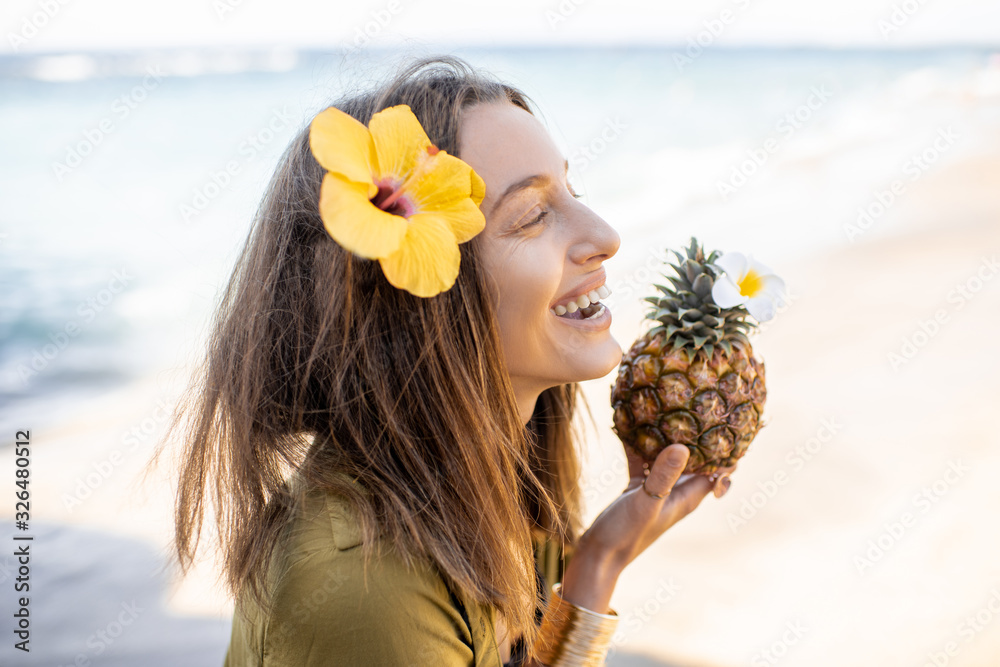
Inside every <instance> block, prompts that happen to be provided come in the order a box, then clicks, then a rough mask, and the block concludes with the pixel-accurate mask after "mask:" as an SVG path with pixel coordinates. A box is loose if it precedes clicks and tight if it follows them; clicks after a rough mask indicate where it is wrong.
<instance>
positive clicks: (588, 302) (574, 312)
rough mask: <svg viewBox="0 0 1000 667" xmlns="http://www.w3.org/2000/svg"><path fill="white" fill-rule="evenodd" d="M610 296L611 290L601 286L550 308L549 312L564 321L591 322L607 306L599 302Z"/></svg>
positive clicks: (601, 313) (602, 312)
mask: <svg viewBox="0 0 1000 667" xmlns="http://www.w3.org/2000/svg"><path fill="white" fill-rule="evenodd" d="M610 295H611V290H610V289H609V288H608V286H607V285H601V286H600V287H598V288H597V289H593V290H591V291H590V292H588V293H586V294H581V295H580V296H578V297H576V298H575V299H573V300H572V301H569V302H567V303H565V304H559V305H558V306H556V307H554V308H551V309H550V312H551V313H552V314H553V315H555V316H556V317H561V318H563V319H566V320H591V319H596V318H598V317H600V316H601V315H603V314H604V311H605V310H606V308H607V306H605V305H604V304H603V303H601V302H600V300H601V299H606V298H608V297H609V296H610Z"/></svg>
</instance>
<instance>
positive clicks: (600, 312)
mask: <svg viewBox="0 0 1000 667" xmlns="http://www.w3.org/2000/svg"><path fill="white" fill-rule="evenodd" d="M603 314H604V304H603V303H602V304H599V306H598V308H597V310H595V311H594V312H593V313H591V315H590V317H585V318H583V319H585V320H592V319H594V318H595V317H600V316H601V315H603Z"/></svg>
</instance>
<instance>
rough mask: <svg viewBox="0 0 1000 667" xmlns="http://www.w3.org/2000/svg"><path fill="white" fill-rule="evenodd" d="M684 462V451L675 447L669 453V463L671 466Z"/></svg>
mask: <svg viewBox="0 0 1000 667" xmlns="http://www.w3.org/2000/svg"><path fill="white" fill-rule="evenodd" d="M683 460H684V450H683V449H681V448H680V447H675V448H674V449H671V450H670V451H669V452H667V463H670V464H671V465H680V463H681V462H682V461H683Z"/></svg>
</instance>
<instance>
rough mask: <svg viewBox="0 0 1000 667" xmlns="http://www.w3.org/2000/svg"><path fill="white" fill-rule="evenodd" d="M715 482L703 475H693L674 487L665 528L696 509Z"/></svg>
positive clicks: (667, 509)
mask: <svg viewBox="0 0 1000 667" xmlns="http://www.w3.org/2000/svg"><path fill="white" fill-rule="evenodd" d="M714 486H715V482H713V481H711V480H709V478H708V477H706V476H705V475H694V476H692V477H691V478H690V479H687V480H684V481H683V482H681V483H680V484H677V485H676V486H674V489H673V491H671V492H670V505H669V506H668V508H666V510H665V511H667V512H669V515H668V516H669V520H668V523H667V526H668V527H669V526H672V525H674V524H675V523H677V522H678V521H680V520H681V519H683V518H684V517H686V516H687V515H688V514H690V513H691V512H693V511H695V509H697V507H698V505H700V504H701V501H702V500H704V499H705V497H706V496H707V495H708V494H709V493H710V492H711V491H712V489H713V488H714Z"/></svg>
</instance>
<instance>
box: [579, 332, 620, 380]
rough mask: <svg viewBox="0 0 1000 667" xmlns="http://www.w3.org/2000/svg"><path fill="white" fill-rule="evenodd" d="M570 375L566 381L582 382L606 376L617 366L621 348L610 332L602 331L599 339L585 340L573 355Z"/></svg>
mask: <svg viewBox="0 0 1000 667" xmlns="http://www.w3.org/2000/svg"><path fill="white" fill-rule="evenodd" d="M572 358H573V360H574V362H575V363H573V364H572V365H571V366H569V367H570V368H572V373H571V375H572V377H571V378H570V379H567V380H566V382H584V381H586V380H596V379H598V378H602V377H604V376H606V375H607V374H608V373H610V372H612V371H613V370H615V369H616V368H617V367H618V364H620V363H621V360H622V348H621V345H619V344H618V341H617V340H615V339H614V338H613V337H612V336H611V334H610V333H607V332H604V336H603V337H602V340H600V341H594V342H590V341H587V344H586V345H582V346H580V351H579V352H577V353H575V354H574V355H573V357H572Z"/></svg>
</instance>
